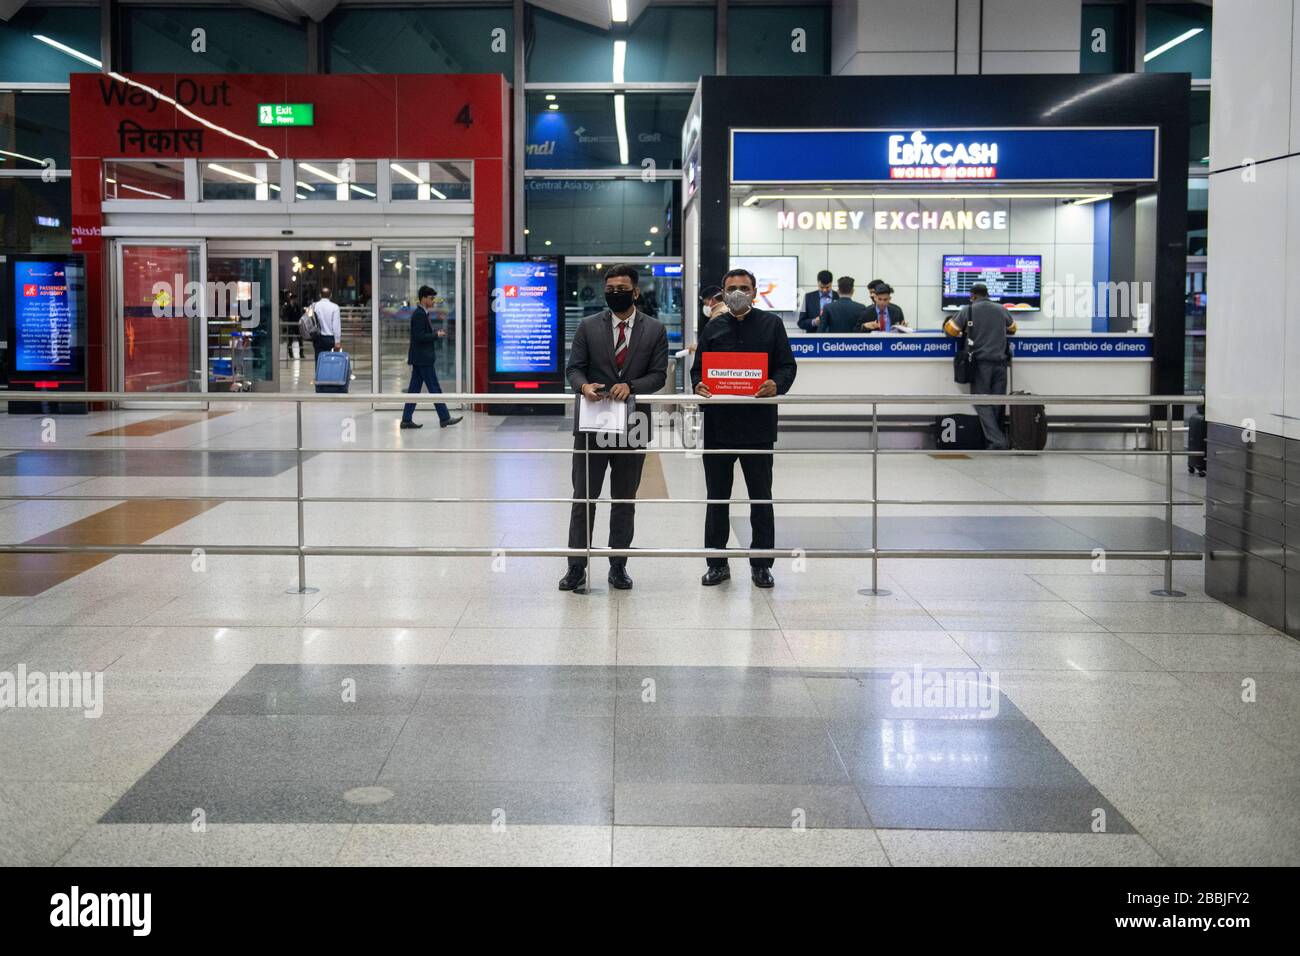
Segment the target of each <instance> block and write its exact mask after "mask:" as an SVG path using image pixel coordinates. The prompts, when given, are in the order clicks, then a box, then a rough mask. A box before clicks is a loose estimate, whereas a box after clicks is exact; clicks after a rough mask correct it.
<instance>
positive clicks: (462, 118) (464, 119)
mask: <svg viewBox="0 0 1300 956" xmlns="http://www.w3.org/2000/svg"><path fill="white" fill-rule="evenodd" d="M456 122H457V123H460V124H461V125H462V126H464V127H466V128H467V129H468V128H469V127H471V126H473V125H474V117H473V116H471V115H470V112H469V104H468V103H466V104H465V105H464V106H462V107H461V108H460V112H459V113H457V114H456Z"/></svg>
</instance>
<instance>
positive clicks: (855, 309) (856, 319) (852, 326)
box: [816, 276, 871, 335]
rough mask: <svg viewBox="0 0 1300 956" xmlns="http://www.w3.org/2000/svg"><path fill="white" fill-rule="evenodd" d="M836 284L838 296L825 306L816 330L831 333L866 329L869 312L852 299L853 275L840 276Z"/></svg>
mask: <svg viewBox="0 0 1300 956" xmlns="http://www.w3.org/2000/svg"><path fill="white" fill-rule="evenodd" d="M836 285H837V286H838V287H839V290H840V295H839V298H838V299H836V300H835V301H834V302H832V303H831V304H830V305H828V306H826V309H825V311H824V312H822V317H821V321H820V322H819V323H818V324H817V329H816V331H818V332H829V333H830V334H832V335H844V334H846V333H851V332H865V331H867V326H866V323H867V320H868V319H869V318H870V317H871V314H870V313H869V312H868V311H867V307H866V306H865V305H863V304H862V303H861V302H855V301H854V299H853V277H852V276H840V278H839V280H838V282H836Z"/></svg>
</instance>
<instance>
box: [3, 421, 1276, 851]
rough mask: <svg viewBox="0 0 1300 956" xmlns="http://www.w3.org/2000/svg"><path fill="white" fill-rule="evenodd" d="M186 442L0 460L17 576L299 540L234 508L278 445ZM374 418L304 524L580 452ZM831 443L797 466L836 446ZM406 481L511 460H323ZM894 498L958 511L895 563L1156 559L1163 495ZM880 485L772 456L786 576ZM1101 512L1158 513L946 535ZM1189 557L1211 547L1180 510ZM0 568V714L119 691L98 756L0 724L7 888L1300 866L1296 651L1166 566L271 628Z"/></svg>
mask: <svg viewBox="0 0 1300 956" xmlns="http://www.w3.org/2000/svg"><path fill="white" fill-rule="evenodd" d="M223 408H225V406H223ZM178 414H179V413H177V412H174V411H173V412H167V411H165V410H164V411H131V412H116V413H101V414H95V415H91V416H88V417H85V418H60V419H58V436H57V440H56V441H55V442H54V447H53V448H52V447H51V446H50V444H49V443H48V442H43V441H42V425H41V420H40V419H39V418H28V417H22V416H9V417H7V418H0V444H3V445H5V446H10V447H19V448H21V449H23V450H21V451H15V452H8V453H5V454H4V455H3V456H0V493H2V494H5V495H20V496H30V498H31V499H33V500H24V501H17V500H5V501H0V541H4V542H22V541H32V540H36V539H42V538H44V537H45V536H51V535H52V536H54V539H56V540H71V539H75V540H83V538H84V539H85V540H90V538H92V537H94V536H96V535H98V536H103V535H104V534H106V533H110V532H108V531H106V530H105V529H106V528H108V529H111V528H113V527H114V522H113V521H110V520H94V521H88V520H87V519H90V518H94V517H95V516H96V515H105V514H108V513H109V512H110V511H111V509H114V508H120V507H121V505H122V501H121V499H120V498H117V499H114V498H112V496H113V495H131V494H155V495H163V494H175V495H211V496H215V497H217V498H219V499H221V500H220V501H219V502H218V503H216V504H215V505H214V506H212V507H206V506H205V507H204V508H190V509H173V510H172V511H170V512H166V513H160V514H158V515H152V516H151V520H150V522H149V524H148V530H149V531H153V532H155V534H153V536H152V537H150V538H148V540H149V541H151V542H153V543H168V544H174V545H192V546H194V547H198V548H201V547H202V546H212V545H214V544H292V543H294V542H295V541H296V540H297V537H296V536H297V524H296V506H295V505H294V504H293V503H292V502H268V501H260V500H249V499H252V498H262V497H273V496H291V495H292V494H293V493H294V489H295V486H296V475H295V471H294V463H295V460H296V456H295V455H294V454H293V453H292V452H291V451H290V452H287V453H286V452H285V450H284V449H285V447H286V446H289V447H291V446H292V442H293V435H294V416H293V410H292V407H291V406H268V405H258V406H256V407H254V406H251V405H249V406H244V405H241V406H231V413H230V414H226V415H220V416H211V417H204V416H199V415H195V416H194V419H193V421H192V422H187V421H185V420H184V419H178V418H177V417H176V416H177V415H178ZM161 417H168V418H169V420H168V421H167V422H166V423H164V424H165V427H163V426H162V425H150V424H149V422H150V421H151V420H153V419H157V418H161ZM397 417H398V414H397V411H396V410H392V411H385V410H379V411H372V410H371V409H370V408H369V407H368V406H361V405H357V406H330V407H329V408H323V407H322V408H312V409H309V410H308V412H307V413H306V415H305V426H306V433H307V436H306V440H307V444H308V445H309V446H310V447H312V448H318V449H324V450H323V451H321V452H319V453H315V454H309V455H308V456H307V460H306V464H305V467H304V476H305V480H306V486H307V493H308V495H309V496H313V497H321V498H325V497H329V496H331V495H356V496H376V497H392V498H398V497H403V496H423V497H460V498H465V497H492V496H495V497H549V496H564V495H567V494H568V491H569V489H568V461H567V458H566V457H565V456H564V455H556V456H554V457H552V456H543V455H537V454H533V453H530V452H526V451H525V450H526V449H536V448H556V449H563V448H564V447H565V445H566V444H567V443H568V442H569V441H570V440H571V439H570V438H569V437H568V435H567V434H566V432H565V430H564V428H563V426H562V425H560V423H559V422H558V421H557V420H549V421H543V420H531V421H523V420H518V419H508V418H507V419H499V418H490V417H488V416H485V415H470V416H469V417H468V418H467V420H466V422H465V423H464V424H463V425H461V426H458V427H457V428H456V429H452V430H447V431H443V430H439V429H437V428H426V429H423V430H421V431H419V432H399V431H398V430H397V428H396V422H397ZM821 440H822V441H823V442H824V444H823V445H821V446H818V445H817V444H816V443H815V439H810V438H809V437H808V436H807V435H800V438H799V441H798V442H797V443H792V444H797V446H798V447H800V448H812V449H816V448H817V447H825V448H834V447H838V445H837V444H836V437H835V435H834V434H833V433H830V434H826V435H824V436H822V437H821ZM60 446H62V447H63V448H67V449H78V450H77V451H67V452H64V451H63V450H62V448H60ZM395 447H416V448H428V449H435V448H455V449H468V448H491V449H496V450H498V453H496V454H492V455H488V454H478V453H472V454H459V453H457V454H450V455H437V454H429V455H424V454H421V455H393V454H385V453H377V454H364V453H363V454H356V453H354V452H347V451H339V450H341V449H351V448H360V449H375V450H378V449H388V448H395ZM250 449H251V450H250ZM259 449H265V450H264V451H262V450H259ZM131 450H135V451H131ZM511 450H514V451H515V452H516V453H515V454H510V451H511ZM658 459H659V460H658V463H657V464H658V467H659V468H660V473H661V474H662V476H663V486H664V487H665V488H666V489H667V495H668V497H670V498H674V499H679V498H697V497H703V494H704V489H703V478H702V474H701V468H700V462H699V459H698V457H697V456H695V457H692V456H689V455H682V454H679V453H675V452H673V451H671V450H667V449H665V450H664V451H663V452H662V453H661V454H660V455H659V456H658ZM879 471H880V488H881V494H882V496H886V497H892V498H907V499H935V500H951V501H953V504H951V505H926V506H903V505H891V506H887V507H882V509H881V512H882V524H881V534H882V536H883V537H885V538H887V539H888V542H889V544H891V545H896V546H899V547H918V548H919V547H952V546H958V547H963V548H969V549H981V548H990V547H1003V546H1006V542H1007V541H1013V542H1015V541H1020V542H1022V544H1021V545H1020V546H1023V547H1029V548H1042V547H1053V548H1054V547H1075V546H1078V547H1084V548H1089V549H1090V548H1095V547H1101V548H1111V549H1115V548H1133V547H1150V546H1153V545H1156V544H1159V543H1160V542H1161V541H1162V540H1163V535H1164V531H1165V529H1164V525H1163V505H1162V501H1163V497H1164V488H1163V485H1162V484H1161V481H1162V478H1163V474H1164V471H1163V463H1162V462H1161V461H1160V460H1159V459H1156V458H1149V457H1147V458H1144V457H1138V456H1132V457H1102V456H1089V455H1086V454H1081V455H1080V456H1078V457H1075V456H1069V457H1066V456H1040V457H1019V458H1015V459H997V460H993V459H990V458H967V459H951V458H945V459H935V458H931V457H929V456H889V457H885V458H882V459H881V462H880V469H879ZM869 475H870V473H869V470H867V469H866V468H865V466H864V461H863V460H862V459H857V458H854V457H851V456H830V455H822V456H817V455H806V456H805V455H799V456H785V457H782V458H781V459H780V460H779V462H778V465H777V471H776V476H777V478H776V494H777V495H778V496H781V497H801V498H809V499H813V503H810V504H806V505H804V504H800V505H783V506H778V536H779V541H780V543H781V546H782V547H790V548H791V549H792V551H793V550H794V549H796V548H818V547H825V546H832V547H834V546H842V545H844V544H846V543H847V544H852V543H855V542H861V541H863V540H864V538H869V535H870V524H869V511H868V509H865V508H863V507H862V506H858V505H844V504H828V503H821V502H817V501H816V498H817V497H818V496H819V495H828V494H833V495H834V496H836V497H849V496H853V495H858V494H863V495H865V494H869V492H870V477H869ZM1175 480H1176V485H1177V494H1178V496H1179V497H1180V498H1191V499H1194V498H1197V497H1199V495H1200V493H1201V490H1202V488H1203V480H1202V479H1195V478H1190V477H1188V476H1186V475H1185V474H1182V473H1176V476H1175ZM741 487H743V486H741V485H739V483H738V493H739V489H740V488H741ZM827 489H835V490H834V492H828V491H827ZM1102 492H1104V494H1105V496H1106V497H1109V498H1123V499H1132V500H1142V501H1150V502H1151V505H1150V506H1144V507H1137V508H1125V509H1119V508H1116V507H1112V506H1107V505H1106V504H1104V502H1102V501H1100V500H1098V503H1097V504H1096V505H1095V506H1088V507H1079V506H1076V507H1047V506H1034V505H1024V504H1007V505H998V506H996V507H994V506H986V507H983V508H981V509H979V510H975V509H972V508H970V507H967V506H963V505H961V504H960V503H959V501H960V499H961V498H978V499H984V500H1004V499H1005V500H1012V499H1016V498H1025V499H1060V498H1077V499H1081V500H1095V499H1098V495H1099V493H1102ZM68 495H99V496H103V498H104V500H96V501H69V500H62V497H61V496H68ZM130 507H131V508H139V507H142V506H141V505H140V504H133V505H131V506H130ZM145 507H147V506H145ZM305 511H306V519H307V520H306V528H307V540H308V542H309V543H310V544H402V545H429V544H435V543H436V544H444V545H456V544H460V545H475V546H480V547H481V546H494V547H502V546H521V547H537V546H546V545H554V544H557V543H560V542H562V541H563V538H564V532H565V527H566V524H567V519H566V515H565V514H564V508H563V506H557V505H554V504H549V505H540V504H526V503H519V504H495V505H494V504H483V503H469V502H465V503H459V504H438V503H429V504H404V503H398V502H392V503H388V502H385V503H347V504H339V503H329V502H312V503H309V504H308V505H307V506H306V509H305ZM701 511H702V506H700V505H693V504H684V503H683V504H654V503H646V504H643V505H641V506H640V507H639V509H638V533H637V544H638V545H640V546H645V547H656V546H658V547H670V546H688V547H695V546H698V545H699V543H700V538H701V534H702V528H701V524H702V522H701ZM733 518H734V520H733V527H734V528H735V529H736V531H737V532H738V534H737V538H736V539H735V540H737V541H738V542H743V541H744V540H745V539H746V536H747V533H748V528H747V522H746V516H745V514H744V509H743V508H737V509H735V512H734V515H733ZM114 520H116V519H114ZM606 520H607V519H606V509H605V508H603V507H602V508H601V509H600V516H599V518H598V522H597V529H598V537H599V535H601V534H603V531H604V527H605V521H606ZM1176 524H1177V527H1176V528H1175V531H1176V544H1177V546H1179V547H1184V546H1186V547H1189V548H1192V549H1194V548H1196V547H1197V546H1198V541H1199V535H1200V533H1201V532H1202V530H1203V527H1202V518H1201V509H1200V508H1196V507H1190V508H1189V507H1183V508H1180V509H1179V510H1178V512H1177V514H1176ZM95 540H96V541H97V542H98V539H97V538H96V539H95ZM950 541H959V542H960V543H959V544H956V545H953V544H949V543H948V542H950ZM0 561H3V562H6V563H5V564H4V566H3V567H2V568H0V572H3V573H0V584H3V585H4V590H5V591H6V593H5V594H0V682H2V681H3V679H4V677H3V675H5V674H14V673H16V672H17V671H18V669H19V668H20V667H21V668H23V669H24V670H25V671H26V672H27V673H29V674H30V673H33V672H42V673H50V672H55V671H67V670H72V669H76V670H79V671H90V672H102V673H103V676H104V685H103V686H104V692H103V716H101V717H99V718H97V719H86V718H85V717H83V716H82V714H81V712H80V711H77V710H72V709H54V708H44V709H41V708H22V709H18V708H5V709H0V863H3V864H6V865H24V864H50V863H61V864H68V865H75V864H101V863H105V864H199V863H202V864H306V865H313V864H315V865H320V864H337V865H349V864H357V865H367V864H420V865H439V864H502V865H506V864H530V863H546V864H574V865H610V864H615V865H636V864H646V863H667V864H672V863H726V864H757V863H764V864H792V865H884V866H888V865H943V866H952V865H968V864H1043V865H1189V864H1224V863H1226V864H1250V865H1256V864H1289V865H1295V864H1297V863H1300V813H1298V812H1297V811H1298V810H1300V735H1297V728H1300V645H1297V644H1296V642H1294V641H1292V640H1290V639H1288V638H1286V637H1284V636H1282V635H1280V634H1278V633H1276V632H1274V631H1272V630H1270V629H1269V628H1267V627H1265V626H1263V625H1261V624H1259V623H1258V622H1256V621H1254V620H1252V619H1250V618H1248V617H1245V616H1244V615H1241V614H1239V613H1238V612H1236V611H1234V610H1232V609H1230V608H1228V607H1226V606H1224V605H1222V604H1219V603H1218V602H1216V601H1213V600H1212V599H1210V598H1208V597H1207V596H1206V595H1205V594H1204V592H1203V591H1202V590H1201V588H1200V580H1201V567H1200V565H1199V563H1190V562H1189V563H1180V564H1179V565H1177V566H1176V568H1175V581H1176V584H1177V586H1178V587H1179V588H1180V589H1181V590H1183V591H1185V592H1187V596H1186V597H1183V598H1162V597H1155V596H1152V595H1151V594H1150V591H1151V590H1152V589H1154V588H1158V587H1160V585H1161V582H1162V577H1161V568H1160V566H1159V564H1158V563H1154V562H1125V561H1117V560H1116V561H1110V562H1106V563H1105V564H1104V565H1103V566H1098V565H1097V564H1095V563H1094V562H1092V561H1083V562H1068V561H1060V560H1045V559H1034V560H1019V561H1010V560H999V559H978V560H977V559H968V560H937V559H930V560H889V561H885V562H883V563H882V564H881V581H880V583H881V585H882V587H885V588H888V589H889V590H890V592H891V593H890V594H889V595H887V596H878V597H864V596H861V595H858V594H857V593H856V592H857V589H858V588H860V587H863V586H865V585H866V584H868V583H869V579H870V577H869V575H870V571H869V567H868V566H867V564H866V563H865V562H862V561H857V560H830V559H823V560H820V561H819V560H803V561H800V560H799V559H798V557H797V555H794V556H792V558H791V559H782V560H778V562H777V566H776V568H775V572H776V575H777V586H776V588H775V589H773V590H772V591H760V590H757V589H755V588H753V587H752V586H751V585H750V583H749V581H748V578H747V576H746V575H744V574H743V573H742V572H743V569H744V562H743V561H736V562H733V566H734V569H735V571H736V572H737V574H736V577H735V579H734V580H732V581H731V582H730V583H729V584H727V585H724V586H722V587H720V588H716V589H708V590H706V589H703V588H701V587H699V585H698V575H699V573H700V572H701V571H702V567H700V566H699V565H701V564H702V562H696V561H681V560H671V559H650V558H645V559H638V560H634V561H632V563H631V564H630V566H629V567H630V570H631V572H632V574H633V576H634V577H635V579H636V587H635V589H634V590H632V591H630V592H617V591H606V592H603V593H597V594H591V595H572V594H562V593H559V592H558V591H556V590H555V581H556V580H557V579H558V577H559V576H560V574H561V572H562V570H563V561H562V560H559V559H550V560H542V559H524V558H514V557H508V558H504V559H503V558H497V559H486V558H484V559H479V558H474V559H452V558H411V559H399V558H364V559H363V558H347V557H337V558H334V557H331V558H312V559H309V561H308V565H307V574H308V581H307V583H308V584H309V585H310V586H312V587H315V588H319V591H317V592H315V593H311V594H298V593H286V590H288V589H291V588H293V587H295V586H296V583H297V576H296V572H297V567H296V561H295V560H294V559H293V558H292V557H270V556H251V557H250V556H230V555H219V554H207V553H204V552H202V551H196V552H191V551H190V550H189V549H188V548H187V549H186V553H184V554H179V555H168V556H163V555H150V556H140V555H130V556H118V557H113V558H111V559H108V560H104V561H100V562H97V563H91V562H82V563H80V564H77V563H67V564H66V565H64V566H62V567H56V568H54V569H53V570H52V569H51V567H50V566H49V563H48V562H46V563H45V564H44V565H42V563H41V562H40V561H36V560H34V559H32V558H30V557H18V556H13V555H4V556H0ZM32 581H36V582H37V583H36V586H35V587H26V588H25V589H24V587H23V586H22V585H24V584H27V585H30V584H31V582H32ZM926 688H929V689H930V690H931V691H932V692H933V696H927V693H926Z"/></svg>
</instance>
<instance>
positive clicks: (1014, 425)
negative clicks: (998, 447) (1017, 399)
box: [1007, 392, 1047, 451]
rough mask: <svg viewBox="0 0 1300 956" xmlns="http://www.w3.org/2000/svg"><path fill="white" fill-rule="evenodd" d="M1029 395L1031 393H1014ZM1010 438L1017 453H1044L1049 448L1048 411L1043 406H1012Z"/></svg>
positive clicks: (1016, 393)
mask: <svg viewBox="0 0 1300 956" xmlns="http://www.w3.org/2000/svg"><path fill="white" fill-rule="evenodd" d="M1011 394H1012V395H1028V394H1029V392H1012V393H1011ZM1010 408H1011V425H1010V428H1009V429H1008V436H1007V437H1008V438H1009V439H1010V440H1011V447H1012V448H1014V449H1015V450H1016V451H1042V450H1043V449H1044V448H1046V447H1047V409H1046V408H1045V407H1044V406H1042V405H1012V406H1010Z"/></svg>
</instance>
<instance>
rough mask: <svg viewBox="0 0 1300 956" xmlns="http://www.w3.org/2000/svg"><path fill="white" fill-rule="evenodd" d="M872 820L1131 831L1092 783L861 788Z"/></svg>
mask: <svg viewBox="0 0 1300 956" xmlns="http://www.w3.org/2000/svg"><path fill="white" fill-rule="evenodd" d="M862 799H863V800H864V801H865V802H866V805H867V810H868V812H869V813H870V814H871V820H872V822H873V823H874V824H875V825H876V826H877V827H880V828H882V829H892V830H1004V831H1014V832H1034V833H1092V832H1096V831H1094V829H1093V827H1094V822H1095V821H1098V820H1102V819H1103V818H1101V817H1099V816H1098V814H1097V811H1098V810H1101V811H1103V812H1104V814H1105V816H1104V824H1105V832H1106V833H1135V832H1136V831H1135V830H1134V829H1133V826H1132V824H1130V823H1129V822H1128V821H1127V820H1125V819H1124V817H1123V816H1122V815H1120V812H1119V811H1118V810H1116V809H1115V808H1114V806H1112V805H1111V804H1110V802H1109V801H1107V800H1106V799H1105V798H1104V797H1102V796H1101V794H1100V793H1098V792H1097V791H1096V790H1095V789H1093V788H1092V787H1087V786H1085V787H1083V788H1080V789H1068V790H1064V789H1044V788H1042V787H1020V788H1016V789H1006V788H1001V787H870V786H869V787H863V788H862Z"/></svg>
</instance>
